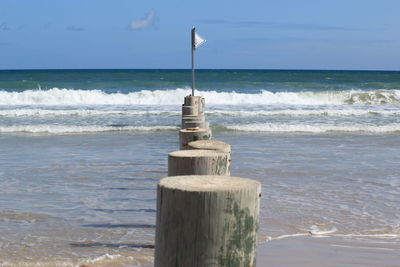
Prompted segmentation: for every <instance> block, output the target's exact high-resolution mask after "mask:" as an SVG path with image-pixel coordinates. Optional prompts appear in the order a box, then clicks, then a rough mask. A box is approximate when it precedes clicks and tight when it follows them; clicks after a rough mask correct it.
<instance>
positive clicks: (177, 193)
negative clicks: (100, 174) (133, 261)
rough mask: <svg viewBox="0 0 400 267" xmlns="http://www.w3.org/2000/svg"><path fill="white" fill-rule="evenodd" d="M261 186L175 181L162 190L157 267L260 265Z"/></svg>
mask: <svg viewBox="0 0 400 267" xmlns="http://www.w3.org/2000/svg"><path fill="white" fill-rule="evenodd" d="M260 197H261V185H260V183H259V182H257V181H254V180H250V179H244V178H238V177H230V176H175V177H167V178H164V179H162V180H161V181H160V183H159V184H158V187H157V229H156V249H155V266H156V267H172V266H173V267H180V266H182V267H186V266H191V267H204V266H221V267H250V266H255V257H256V242H257V230H258V220H259V203H260Z"/></svg>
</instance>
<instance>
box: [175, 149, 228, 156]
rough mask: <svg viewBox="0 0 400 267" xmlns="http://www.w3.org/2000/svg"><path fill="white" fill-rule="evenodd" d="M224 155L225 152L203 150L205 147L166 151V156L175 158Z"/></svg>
mask: <svg viewBox="0 0 400 267" xmlns="http://www.w3.org/2000/svg"><path fill="white" fill-rule="evenodd" d="M225 155H227V153H226V152H222V151H217V150H205V149H204V150H203V149H189V150H178V151H174V152H170V153H168V156H170V157H175V158H202V157H216V156H225Z"/></svg>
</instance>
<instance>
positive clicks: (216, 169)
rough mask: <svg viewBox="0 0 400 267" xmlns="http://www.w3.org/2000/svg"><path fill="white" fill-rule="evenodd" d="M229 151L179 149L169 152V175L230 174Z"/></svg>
mask: <svg viewBox="0 0 400 267" xmlns="http://www.w3.org/2000/svg"><path fill="white" fill-rule="evenodd" d="M229 157H230V156H229V153H226V152H220V151H215V150H201V149H198V150H179V151H175V152H171V153H169V154H168V176H176V175H230V162H229Z"/></svg>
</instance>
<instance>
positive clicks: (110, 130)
mask: <svg viewBox="0 0 400 267" xmlns="http://www.w3.org/2000/svg"><path fill="white" fill-rule="evenodd" d="M190 86H191V71H190V70H1V71H0V266H151V263H152V261H153V254H154V234H155V216H156V185H157V183H158V181H159V180H160V179H161V178H163V177H166V176H167V154H168V153H169V152H172V151H175V150H179V142H178V129H180V123H181V106H182V104H183V99H184V97H185V96H186V95H189V94H190V93H191V88H190ZM195 95H201V96H203V97H204V98H205V103H206V106H205V115H206V120H207V121H209V122H210V125H211V129H212V132H213V138H214V139H216V140H221V141H225V142H228V143H230V144H231V145H232V171H231V174H232V175H233V176H239V177H245V178H251V179H255V180H258V181H260V182H261V183H262V199H261V211H260V230H259V238H258V242H259V243H260V244H262V243H268V242H271V244H273V242H275V241H276V240H282V239H287V240H296V238H301V237H304V236H307V237H320V238H327V239H329V238H342V239H346V240H363V241H365V242H369V241H371V240H373V241H374V242H379V243H380V244H396V245H399V244H400V72H399V71H329V70H324V71H321V70H197V71H196V90H195ZM396 253H398V252H396ZM395 255H397V256H396V257H398V259H399V262H400V254H395ZM261 266H262V265H261ZM346 266H347V265H346ZM352 266H353V265H352Z"/></svg>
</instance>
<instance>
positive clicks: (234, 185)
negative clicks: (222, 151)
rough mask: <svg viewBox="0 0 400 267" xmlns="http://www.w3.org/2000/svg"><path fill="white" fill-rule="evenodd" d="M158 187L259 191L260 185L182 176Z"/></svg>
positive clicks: (244, 180)
mask: <svg viewBox="0 0 400 267" xmlns="http://www.w3.org/2000/svg"><path fill="white" fill-rule="evenodd" d="M158 185H159V186H161V187H165V188H169V189H177V190H182V191H189V192H199V191H201V192H215V191H242V190H246V189H249V190H254V189H256V188H259V189H258V190H261V183H260V182H258V181H255V180H252V179H247V178H240V177H233V176H218V175H182V176H171V177H167V178H163V179H161V180H160V182H159V184H158Z"/></svg>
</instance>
